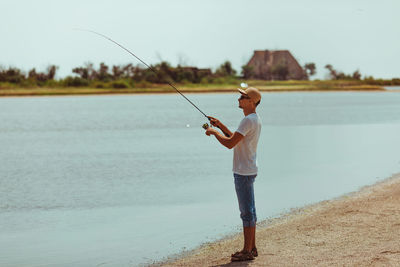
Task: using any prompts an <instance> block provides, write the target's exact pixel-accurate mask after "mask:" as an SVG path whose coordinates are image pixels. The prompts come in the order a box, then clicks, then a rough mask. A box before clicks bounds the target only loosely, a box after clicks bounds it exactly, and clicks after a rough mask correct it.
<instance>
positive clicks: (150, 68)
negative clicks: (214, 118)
mask: <svg viewBox="0 0 400 267" xmlns="http://www.w3.org/2000/svg"><path fill="white" fill-rule="evenodd" d="M74 30H76V31H84V32H91V33H94V34H97V35H99V36H101V37H103V38H105V39H107V40H109V41H111V42H113V43H114V44H116V45H118V46H119V47H121V48H122V49H124V50H125V51H126V52H128V53H129V54H131V55H132V56H134V57H135V58H136V59H137V60H139V61H140V62H142V63H143V64H144V65H145V66H146V67H147V68H148V69H149V70H151V71H152V72H154V73H155V74H156V75H157V76H159V75H158V73H157V71H156V70H155V69H154V68H152V67H151V66H149V65H148V64H147V63H146V62H144V61H143V60H141V59H140V58H139V57H138V56H136V55H135V54H134V53H132V52H131V51H129V50H128V49H127V48H125V47H124V46H122V45H121V44H119V43H117V42H116V41H114V40H113V39H111V38H110V37H108V36H106V35H104V34H102V33H98V32H95V31H92V30H86V29H78V28H75V29H74ZM165 82H166V83H167V84H168V85H169V86H171V87H172V88H174V89H175V90H176V91H177V92H178V93H179V94H180V95H181V96H183V98H185V99H186V100H187V101H188V102H189V103H190V104H192V105H193V107H195V108H196V109H197V110H198V111H200V113H201V114H203V115H204V117H206V118H207V119H208V120H210V121H211V119H210V118H209V117H208V116H207V115H206V114H205V113H204V112H203V111H201V109H199V108H198V107H197V106H196V105H195V104H194V103H193V102H192V101H190V100H189V99H188V98H187V97H186V96H185V95H184V94H182V92H181V91H179V90H178V88H176V87H175V86H174V85H173V84H172V83H170V82H168V81H165ZM203 128H204V125H203Z"/></svg>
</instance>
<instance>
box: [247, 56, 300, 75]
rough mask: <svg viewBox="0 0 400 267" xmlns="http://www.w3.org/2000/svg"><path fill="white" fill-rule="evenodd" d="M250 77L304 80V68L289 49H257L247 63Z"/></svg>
mask: <svg viewBox="0 0 400 267" xmlns="http://www.w3.org/2000/svg"><path fill="white" fill-rule="evenodd" d="M247 66H248V67H250V68H251V74H250V77H248V78H253V79H260V80H304V79H306V75H305V72H304V69H303V68H302V67H301V66H300V64H299V63H298V62H297V60H296V59H295V58H294V57H293V56H292V54H291V53H290V52H289V51H288V50H264V51H260V50H256V51H254V54H253V57H252V58H251V59H250V61H249V62H248V63H247Z"/></svg>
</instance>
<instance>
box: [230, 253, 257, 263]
mask: <svg viewBox="0 0 400 267" xmlns="http://www.w3.org/2000/svg"><path fill="white" fill-rule="evenodd" d="M235 254H236V253H235ZM251 260H254V256H253V254H251V252H240V253H239V254H237V255H236V256H232V258H231V261H251Z"/></svg>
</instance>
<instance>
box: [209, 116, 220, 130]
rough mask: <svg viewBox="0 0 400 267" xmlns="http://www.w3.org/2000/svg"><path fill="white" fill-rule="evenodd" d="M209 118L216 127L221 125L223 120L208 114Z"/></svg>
mask: <svg viewBox="0 0 400 267" xmlns="http://www.w3.org/2000/svg"><path fill="white" fill-rule="evenodd" d="M207 118H208V119H209V120H210V123H211V125H212V126H216V127H219V126H220V124H221V122H220V121H219V120H218V119H216V118H214V117H211V116H208V117H207Z"/></svg>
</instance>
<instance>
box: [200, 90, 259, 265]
mask: <svg viewBox="0 0 400 267" xmlns="http://www.w3.org/2000/svg"><path fill="white" fill-rule="evenodd" d="M238 90H239V92H240V94H241V96H240V98H239V99H238V101H239V108H241V109H242V110H243V114H244V116H245V117H244V118H243V119H242V121H241V122H240V124H239V127H238V128H237V130H236V131H235V132H234V133H232V132H231V131H230V130H229V129H228V128H227V127H226V126H225V125H224V124H223V123H221V122H220V121H219V120H218V119H216V118H213V117H209V119H210V123H211V125H212V126H216V127H218V128H219V129H220V130H221V131H222V133H223V134H221V133H220V132H219V131H218V130H217V129H215V128H212V127H209V128H208V129H206V132H205V133H206V135H208V136H210V135H214V136H215V138H216V139H217V140H218V141H219V142H220V143H221V144H222V145H223V146H225V147H227V148H229V149H232V148H233V149H234V150H233V176H234V181H235V189H236V195H237V198H238V202H239V210H240V217H241V219H242V222H243V235H244V245H243V249H242V250H241V251H238V252H236V253H234V254H232V255H231V260H232V261H246V260H253V259H254V257H257V256H258V252H257V248H256V222H257V216H256V207H255V198H254V181H255V178H256V176H257V173H258V167H257V160H256V156H257V144H258V139H259V137H260V132H261V121H260V117H259V116H258V114H257V113H256V108H257V106H258V105H259V104H260V101H261V94H260V92H259V91H258V90H257V89H256V88H254V87H249V88H247V89H246V90H242V89H238Z"/></svg>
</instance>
